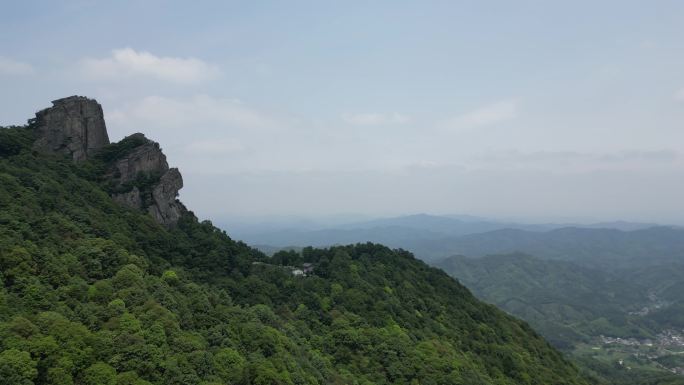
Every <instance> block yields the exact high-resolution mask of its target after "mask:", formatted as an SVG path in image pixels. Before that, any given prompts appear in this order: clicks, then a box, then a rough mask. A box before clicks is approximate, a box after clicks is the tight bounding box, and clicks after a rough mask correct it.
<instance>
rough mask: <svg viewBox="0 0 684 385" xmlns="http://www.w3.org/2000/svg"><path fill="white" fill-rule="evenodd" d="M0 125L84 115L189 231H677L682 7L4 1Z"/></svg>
mask: <svg viewBox="0 0 684 385" xmlns="http://www.w3.org/2000/svg"><path fill="white" fill-rule="evenodd" d="M0 24H1V25H2V33H1V34H0V85H1V87H0V123H3V124H23V123H24V122H25V121H26V119H27V118H30V117H32V116H33V113H34V112H35V111H36V110H38V109H41V108H44V107H48V106H49V105H50V101H51V100H53V99H56V98H59V97H64V96H68V95H73V94H78V95H86V96H90V97H94V98H96V99H97V100H98V101H99V102H100V103H102V105H103V107H104V110H105V118H106V119H107V126H108V128H109V132H110V138H111V139H113V140H119V139H121V138H122V137H124V136H126V135H128V134H131V133H134V132H143V133H145V134H146V135H147V136H148V137H149V138H151V139H154V140H156V141H158V142H160V143H161V144H162V147H163V148H164V151H165V153H166V154H167V156H168V159H169V163H170V164H171V165H172V166H176V167H179V168H180V170H181V173H182V174H183V176H184V179H185V187H184V189H183V190H182V191H181V199H182V200H183V201H184V202H185V203H186V204H187V205H188V206H189V207H190V208H191V209H193V210H195V211H196V213H197V214H198V215H199V216H200V217H202V218H207V217H209V218H215V219H220V218H226V217H238V216H239V217H242V216H256V215H258V216H263V215H289V214H297V215H302V216H317V215H329V214H339V213H361V214H368V215H394V214H406V213H417V212H428V213H468V214H474V215H484V216H493V217H516V218H529V219H540V218H544V219H548V218H558V217H566V218H567V217H573V218H574V217H581V218H594V219H597V220H612V219H627V220H649V221H661V222H670V223H682V222H684V201H683V198H684V2H682V1H675V0H673V1H648V2H646V1H626V0H619V1H564V2H560V1H546V0H544V1H542V0H540V1H503V0H502V1H396V0H394V1H358V2H357V1H335V2H333V1H308V2H305V1H243V2H231V1H217V2H202V1H193V2H188V1H178V2H167V1H135V2H133V1H131V2H123V1H116V2H115V1H85V0H84V1H45V2H38V1H4V2H3V6H2V11H1V12H0Z"/></svg>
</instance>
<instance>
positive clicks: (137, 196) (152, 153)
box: [106, 134, 187, 226]
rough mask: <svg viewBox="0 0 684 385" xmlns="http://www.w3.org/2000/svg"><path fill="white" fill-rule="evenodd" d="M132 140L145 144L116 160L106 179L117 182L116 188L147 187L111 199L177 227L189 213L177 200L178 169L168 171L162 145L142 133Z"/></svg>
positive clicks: (119, 194)
mask: <svg viewBox="0 0 684 385" xmlns="http://www.w3.org/2000/svg"><path fill="white" fill-rule="evenodd" d="M132 137H133V138H135V139H137V140H139V141H141V142H142V143H143V144H141V145H139V146H137V147H135V148H134V149H133V150H131V151H130V152H129V153H128V154H126V155H124V156H122V157H121V158H119V159H117V160H116V161H115V162H114V163H113V164H112V165H111V166H110V168H109V170H108V171H107V174H106V177H107V178H108V179H111V180H112V181H114V182H115V189H117V188H118V189H126V187H127V186H128V185H130V184H133V183H143V184H145V188H143V190H142V191H141V190H140V189H139V188H138V186H133V188H132V189H130V190H128V191H126V192H122V193H115V194H113V196H112V197H113V198H114V200H115V201H116V202H118V203H119V204H122V205H124V206H128V207H131V208H135V209H141V210H147V212H149V213H150V214H151V215H152V216H153V217H154V218H155V219H156V220H157V221H158V222H159V223H162V224H164V225H167V226H171V225H174V224H176V223H177V222H178V219H180V217H181V215H182V214H183V213H184V212H186V211H187V209H186V208H185V206H183V204H182V203H180V201H178V200H177V199H176V198H177V197H178V190H180V189H181V188H182V187H183V177H182V176H181V174H180V172H179V171H178V169H177V168H169V164H168V163H167V162H166V156H165V155H164V153H162V151H161V148H160V147H159V143H156V142H154V141H151V140H149V139H147V138H145V136H144V135H143V134H134V135H132V136H131V137H129V138H127V139H131V138H132ZM124 140H126V139H124Z"/></svg>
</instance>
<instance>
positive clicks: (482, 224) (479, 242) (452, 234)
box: [218, 214, 684, 261]
mask: <svg viewBox="0 0 684 385" xmlns="http://www.w3.org/2000/svg"><path fill="white" fill-rule="evenodd" d="M218 225H219V226H220V227H222V228H224V229H226V230H228V231H229V232H230V233H231V234H232V235H233V236H234V237H235V238H237V239H241V240H243V241H245V242H247V243H250V244H254V245H260V246H259V247H260V248H261V249H262V250H264V251H265V252H272V251H274V250H278V249H280V248H284V247H303V246H316V247H321V246H330V245H338V244H351V243H364V242H376V243H382V244H386V245H388V246H391V247H395V248H403V249H406V250H409V251H412V252H414V253H415V254H416V256H418V257H419V258H422V259H424V260H427V261H430V260H439V259H442V258H445V257H448V256H451V255H455V254H463V255H468V256H481V255H487V254H501V253H510V252H515V251H523V252H527V253H530V254H533V255H536V254H537V252H543V253H544V254H549V257H552V258H557V259H573V258H570V257H568V256H564V253H566V252H572V253H577V254H578V255H580V256H582V255H585V254H586V253H583V252H582V247H581V246H578V245H581V244H584V243H586V242H590V243H592V246H591V248H590V249H591V250H594V249H595V247H599V248H602V249H606V250H607V251H606V252H607V253H609V252H610V250H611V248H617V249H616V250H618V251H616V252H618V253H620V254H621V253H622V252H621V250H624V249H629V250H630V252H632V253H634V252H635V250H634V248H633V247H632V246H633V245H632V243H634V242H636V243H640V242H642V241H645V242H647V243H648V245H647V246H644V247H646V249H647V250H651V249H658V248H660V247H659V245H658V242H660V241H662V239H661V238H659V237H661V236H664V237H668V236H670V235H667V234H669V233H671V234H674V235H672V236H674V237H679V236H680V234H682V233H681V229H679V228H674V227H661V228H660V230H653V231H645V230H646V229H649V228H653V227H658V225H656V224H652V223H635V222H621V221H618V222H604V223H595V224H588V225H587V224H567V223H564V224H554V223H545V224H525V223H515V222H500V221H494V220H487V219H484V218H479V217H472V216H464V215H454V216H435V215H427V214H417V215H408V216H400V217H393V218H381V219H374V220H369V221H361V222H352V223H343V224H335V225H324V224H317V223H315V222H311V221H291V222H278V223H276V222H263V223H258V224H254V223H251V224H244V223H243V224H240V223H224V224H222V223H221V222H218ZM628 231H629V232H633V231H644V233H634V234H631V233H630V234H629V235H627V234H625V232H628ZM634 236H637V237H639V239H638V240H637V241H634ZM642 236H643V238H642ZM683 242H684V241H683ZM602 243H604V244H603V245H602ZM568 245H571V246H572V247H568ZM637 249H638V248H637ZM658 254H659V255H660V254H662V251H660V252H658Z"/></svg>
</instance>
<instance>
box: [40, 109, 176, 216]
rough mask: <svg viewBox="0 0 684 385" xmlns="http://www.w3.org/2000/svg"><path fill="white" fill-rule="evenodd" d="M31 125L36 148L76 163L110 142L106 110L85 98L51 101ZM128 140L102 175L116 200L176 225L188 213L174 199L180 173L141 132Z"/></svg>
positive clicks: (157, 144) (90, 156)
mask: <svg viewBox="0 0 684 385" xmlns="http://www.w3.org/2000/svg"><path fill="white" fill-rule="evenodd" d="M30 123H31V124H32V125H34V126H35V128H36V131H37V139H36V141H35V142H34V143H33V148H34V149H36V150H38V151H43V152H48V153H58V154H65V155H68V156H70V157H72V159H73V160H74V161H76V162H79V161H83V160H86V159H88V158H92V157H93V155H95V154H96V153H97V152H98V150H100V149H101V148H103V147H105V146H106V145H108V144H109V136H108V135H107V127H106V125H105V120H104V116H103V113H102V106H100V104H99V103H98V102H97V101H95V100H93V99H88V98H86V97H83V96H70V97H68V98H63V99H58V100H55V101H53V102H52V107H50V108H46V109H44V110H41V111H39V112H37V113H36V118H35V119H34V120H32V121H31V122H30ZM124 141H127V144H124V145H123V147H122V148H123V150H122V152H121V154H123V155H117V156H118V158H117V159H115V160H114V161H113V163H111V165H110V166H109V167H108V169H107V170H106V172H105V175H104V178H105V179H106V180H109V181H111V182H112V189H113V191H115V192H114V193H112V199H114V201H116V202H117V203H119V204H120V205H123V206H127V207H131V208H134V209H139V210H143V211H146V212H148V213H150V215H152V216H153V217H154V218H155V219H156V220H157V221H158V222H159V223H162V224H164V225H167V226H172V225H174V224H176V223H177V222H178V219H180V217H181V215H182V214H183V213H185V212H187V209H186V208H185V206H183V204H182V203H181V202H180V201H178V199H176V198H177V197H178V190H180V189H181V188H182V187H183V178H182V177H181V174H180V172H178V169H176V168H169V164H168V163H167V162H166V156H165V155H164V153H163V152H162V150H161V148H160V147H159V143H156V142H154V141H151V140H149V139H147V138H145V136H144V135H143V134H133V135H131V136H129V137H128V138H126V139H124ZM127 146H134V147H133V148H128V147H127Z"/></svg>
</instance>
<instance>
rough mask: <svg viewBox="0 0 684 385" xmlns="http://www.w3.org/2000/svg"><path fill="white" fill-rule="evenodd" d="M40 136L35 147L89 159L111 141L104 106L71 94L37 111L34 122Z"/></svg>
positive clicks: (79, 158)
mask: <svg viewBox="0 0 684 385" xmlns="http://www.w3.org/2000/svg"><path fill="white" fill-rule="evenodd" d="M32 124H35V127H36V130H37V136H38V139H37V140H36V142H35V143H34V149H36V150H39V151H44V152H53V153H60V154H65V155H68V156H71V157H72V158H73V160H74V161H77V162H78V161H82V160H85V159H88V157H90V156H92V155H93V154H94V153H95V152H97V150H99V149H100V148H102V147H104V146H106V145H107V144H109V136H108V135H107V127H106V125H105V121H104V115H103V113H102V106H100V104H99V103H98V102H97V101H95V100H93V99H88V98H86V97H83V96H70V97H68V98H63V99H57V100H55V101H53V102H52V107H50V108H46V109H44V110H42V111H39V112H37V113H36V118H35V119H34V120H33V121H32Z"/></svg>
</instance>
